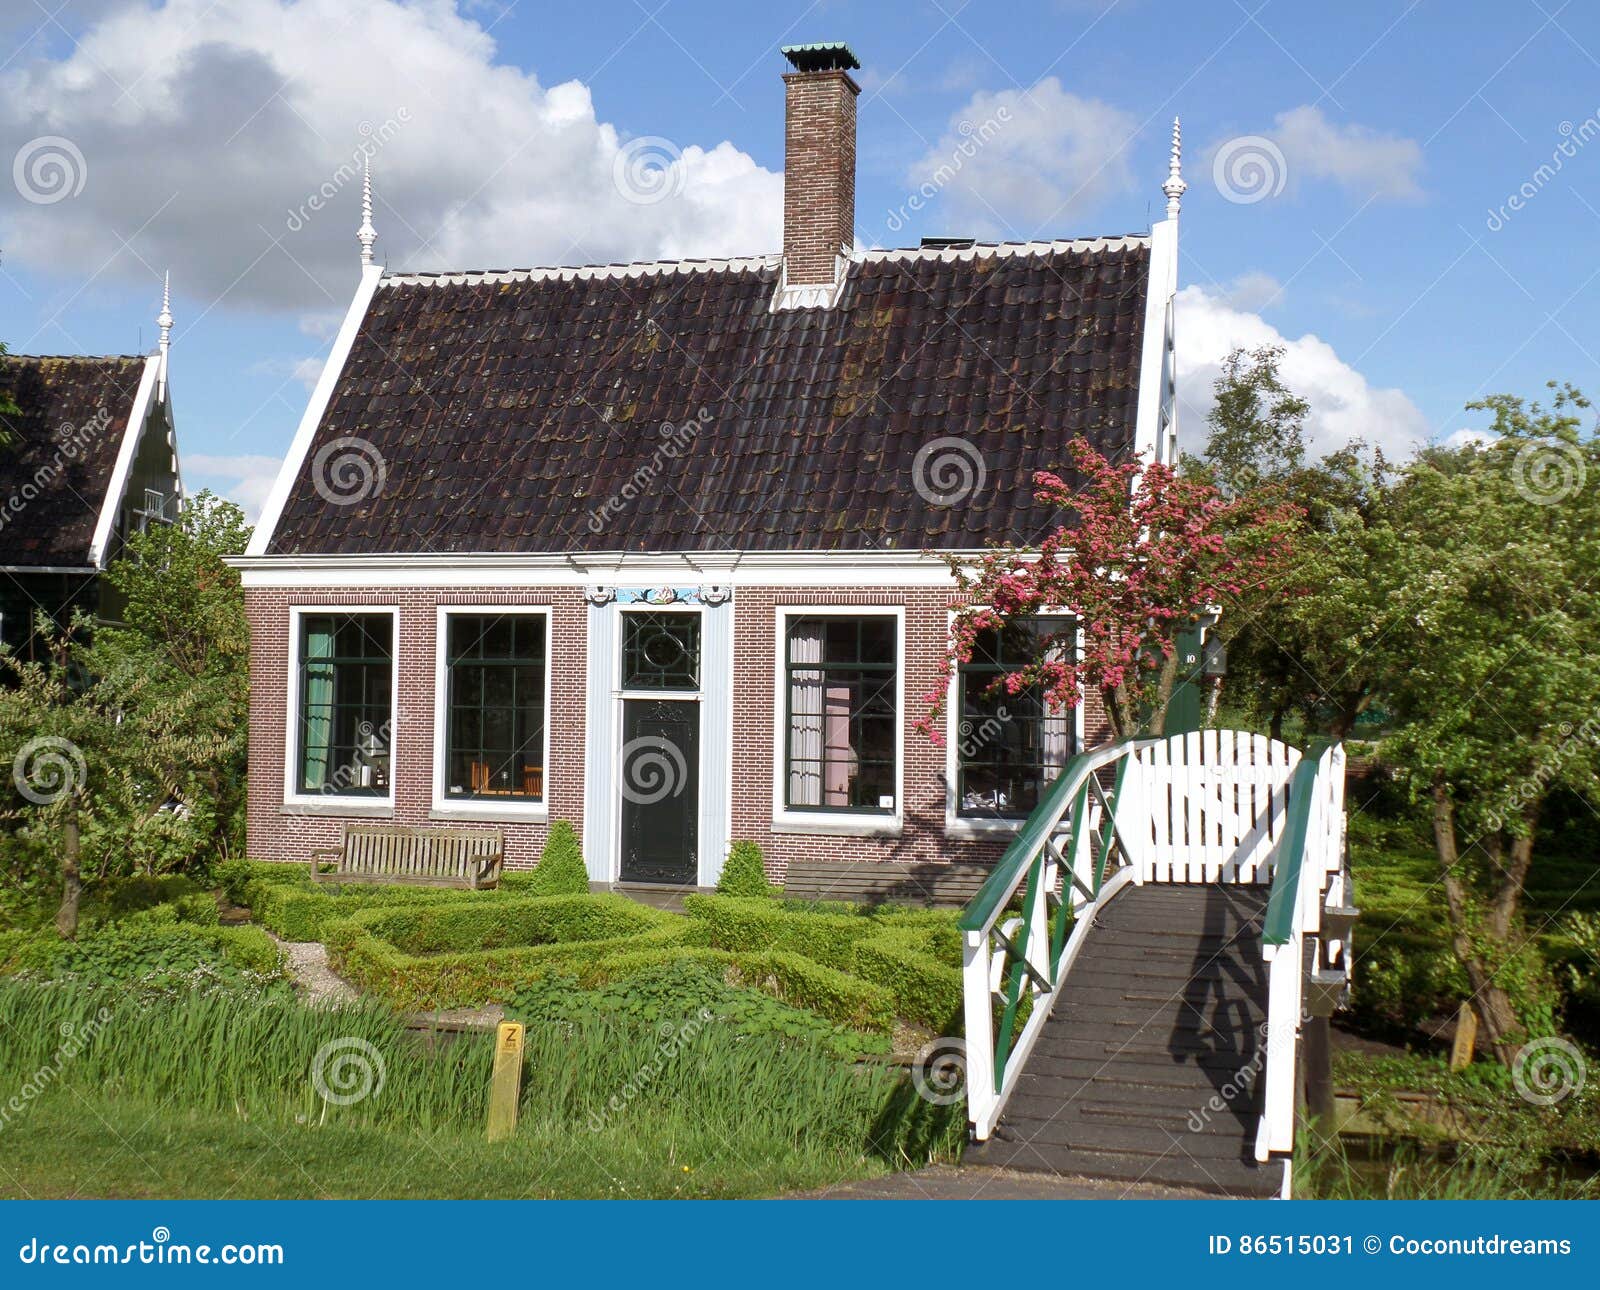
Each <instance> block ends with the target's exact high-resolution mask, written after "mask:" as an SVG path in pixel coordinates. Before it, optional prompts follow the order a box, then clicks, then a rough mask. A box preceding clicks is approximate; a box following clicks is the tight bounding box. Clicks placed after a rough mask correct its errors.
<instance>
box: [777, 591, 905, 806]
mask: <svg viewBox="0 0 1600 1290" xmlns="http://www.w3.org/2000/svg"><path fill="white" fill-rule="evenodd" d="M818 617H831V618H891V617H892V618H893V619H894V620H895V633H894V637H895V723H894V776H895V782H894V811H893V812H892V813H881V812H870V813H869V812H865V811H862V812H850V811H815V812H813V811H807V810H805V809H803V808H802V809H799V810H796V809H794V808H792V807H788V806H786V805H785V804H784V782H785V780H786V779H787V777H788V773H789V772H788V760H789V759H788V746H789V731H788V729H787V727H786V724H785V720H784V718H785V715H786V712H787V709H788V703H787V695H786V689H787V686H788V669H787V667H786V666H785V665H786V664H787V663H788V661H789V620H790V619H791V618H818ZM772 703H773V715H772V831H773V832H774V833H813V834H836V835H844V836H848V837H899V836H900V834H901V833H902V832H903V831H904V829H905V811H906V609H905V606H904V605H861V604H852V605H778V606H776V607H775V608H774V609H773V648H772Z"/></svg>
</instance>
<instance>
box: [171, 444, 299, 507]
mask: <svg viewBox="0 0 1600 1290" xmlns="http://www.w3.org/2000/svg"><path fill="white" fill-rule="evenodd" d="M282 464H283V462H282V459H281V458H278V457H267V456H258V455H241V456H236V457H230V456H214V455H211V454H208V453H203V452H194V453H185V454H184V456H183V484H184V487H185V488H186V489H187V490H188V491H189V493H190V494H194V493H198V492H199V491H200V490H201V489H202V488H209V489H210V490H211V491H212V492H213V493H216V494H217V495H218V496H220V497H226V498H227V499H228V500H229V501H231V502H237V503H239V505H240V507H242V508H243V510H244V517H245V519H246V520H248V521H249V522H250V523H251V524H254V523H255V522H256V519H257V517H259V516H260V514H261V507H262V504H263V503H264V502H265V501H266V500H267V493H268V492H269V491H270V490H271V488H272V481H273V480H274V479H276V478H277V477H278V467H279V466H281V465H282Z"/></svg>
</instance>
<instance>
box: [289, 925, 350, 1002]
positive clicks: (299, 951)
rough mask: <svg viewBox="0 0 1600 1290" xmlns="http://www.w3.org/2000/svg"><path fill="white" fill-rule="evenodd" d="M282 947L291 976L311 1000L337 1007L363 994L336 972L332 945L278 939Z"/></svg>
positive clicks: (303, 993) (307, 1000) (304, 994)
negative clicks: (330, 962) (330, 953)
mask: <svg viewBox="0 0 1600 1290" xmlns="http://www.w3.org/2000/svg"><path fill="white" fill-rule="evenodd" d="M273 939H274V940H276V939H277V938H276V937H274V938H273ZM278 946H279V948H280V949H282V950H283V952H284V954H285V955H287V956H288V960H289V961H288V971H289V977H290V979H291V980H292V981H293V982H294V985H295V989H297V990H298V991H300V993H301V994H302V995H303V996H304V997H305V1000H306V1002H307V1003H310V1004H313V1005H322V1006H326V1007H333V1006H335V1005H337V1004H341V1003H354V1002H355V1001H356V1000H357V999H359V998H360V997H361V996H360V993H359V992H358V991H357V990H356V988H355V986H353V985H351V984H350V982H348V981H346V980H345V979H344V978H343V977H341V976H335V975H334V972H333V969H332V968H331V967H329V966H328V947H327V946H326V945H324V944H322V943H321V942H320V941H278Z"/></svg>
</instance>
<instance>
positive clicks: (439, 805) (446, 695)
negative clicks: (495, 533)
mask: <svg viewBox="0 0 1600 1290" xmlns="http://www.w3.org/2000/svg"><path fill="white" fill-rule="evenodd" d="M434 614H435V616H434V629H433V795H432V796H433V801H432V804H431V806H430V808H429V811H428V816H429V818H430V819H435V820H483V821H494V820H519V821H523V822H526V823H529V824H537V823H541V822H544V821H548V820H549V818H550V790H551V787H552V784H553V778H552V776H551V770H552V767H551V765H550V728H551V727H552V726H553V725H554V724H555V722H554V720H553V719H552V716H551V714H552V711H553V709H554V706H555V705H554V703H553V701H552V700H553V696H554V694H555V684H554V682H555V675H554V673H555V668H554V664H553V651H554V648H555V641H554V638H553V631H552V621H551V616H550V606H549V605H480V604H459V605H439V606H438V607H437V608H436V609H435V611H434ZM484 614H501V615H505V614H537V615H538V616H539V617H541V618H543V619H544V754H543V756H544V794H543V796H542V797H541V798H540V799H539V800H538V801H537V802H484V801H479V800H475V799H474V800H468V799H465V798H458V797H451V796H450V795H449V792H448V785H447V783H446V782H445V781H446V780H447V778H448V769H449V768H448V765H447V753H448V751H449V745H450V731H449V720H450V711H449V707H450V675H449V634H448V633H449V627H450V618H451V617H452V616H453V615H460V616H463V617H473V616H479V615H484Z"/></svg>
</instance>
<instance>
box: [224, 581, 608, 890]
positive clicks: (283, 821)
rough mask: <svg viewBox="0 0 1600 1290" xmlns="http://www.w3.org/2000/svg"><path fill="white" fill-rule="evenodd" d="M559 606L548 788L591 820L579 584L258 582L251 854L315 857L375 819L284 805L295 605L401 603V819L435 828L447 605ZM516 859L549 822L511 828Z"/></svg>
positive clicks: (565, 809) (528, 851)
mask: <svg viewBox="0 0 1600 1290" xmlns="http://www.w3.org/2000/svg"><path fill="white" fill-rule="evenodd" d="M475 604H482V605H496V604H504V605H549V606H550V766H549V767H547V768H546V784H545V792H546V795H547V799H548V801H549V805H550V818H551V819H552V820H570V821H571V822H572V823H573V825H574V826H575V827H576V828H578V829H579V830H580V831H581V830H582V827H583V726H584V712H583V704H584V696H583V678H584V667H585V661H584V660H585V643H586V640H587V634H588V633H587V629H586V626H585V612H586V607H585V605H584V601H583V594H582V592H581V591H579V590H578V589H576V588H573V587H562V588H551V589H531V590H520V589H519V590H517V591H505V590H503V589H495V588H480V589H476V590H474V589H456V588H451V589H449V590H440V589H415V588H405V589H400V590H394V589H387V590H373V591H362V590H358V589H350V590H347V591H342V592H329V591H297V590H279V589H276V588H274V589H270V590H267V589H261V588H252V589H250V590H248V591H246V592H245V609H246V612H247V614H248V615H249V619H250V633H251V642H250V781H249V817H248V825H249V842H248V849H249V854H250V856H251V857H252V858H253V859H259V860H299V861H304V860H306V859H307V857H308V855H309V853H310V851H311V849H312V848H313V847H319V846H334V845H337V843H338V841H339V831H340V829H341V827H342V826H343V825H344V824H345V823H347V822H348V821H350V820H352V819H357V818H369V817H353V816H342V815H336V814H335V815H325V814H321V813H318V814H308V813H306V812H304V811H303V810H300V809H298V808H296V807H292V806H285V805H284V802H283V781H284V772H285V768H284V722H285V720H286V703H287V699H288V693H289V691H288V685H289V681H288V675H287V669H288V661H289V609H290V607H291V606H294V607H304V606H313V605H337V606H341V607H355V606H373V607H384V606H389V605H398V606H399V608H400V623H399V650H400V669H399V670H400V688H399V692H398V696H397V699H398V702H397V704H396V708H397V711H396V723H395V734H394V780H395V789H394V791H395V807H394V816H393V819H394V822H395V823H397V824H426V823H428V816H429V812H430V810H431V809H432V805H433V789H432V781H433V701H434V694H433V689H434V686H433V681H434V650H435V637H436V634H437V613H436V610H437V608H438V607H439V606H440V605H475ZM451 825H452V827H461V828H473V827H481V828H493V827H496V825H495V824H493V823H483V824H474V823H470V822H460V823H458V822H456V821H451ZM501 827H503V828H504V829H505V835H506V863H507V865H508V866H512V867H529V866H531V865H532V864H533V863H534V861H536V860H537V859H538V856H539V851H540V849H541V848H542V847H543V846H544V840H545V835H546V833H547V831H548V829H547V826H546V825H544V824H534V823H512V822H510V821H507V822H505V823H504V825H503V826H501Z"/></svg>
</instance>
